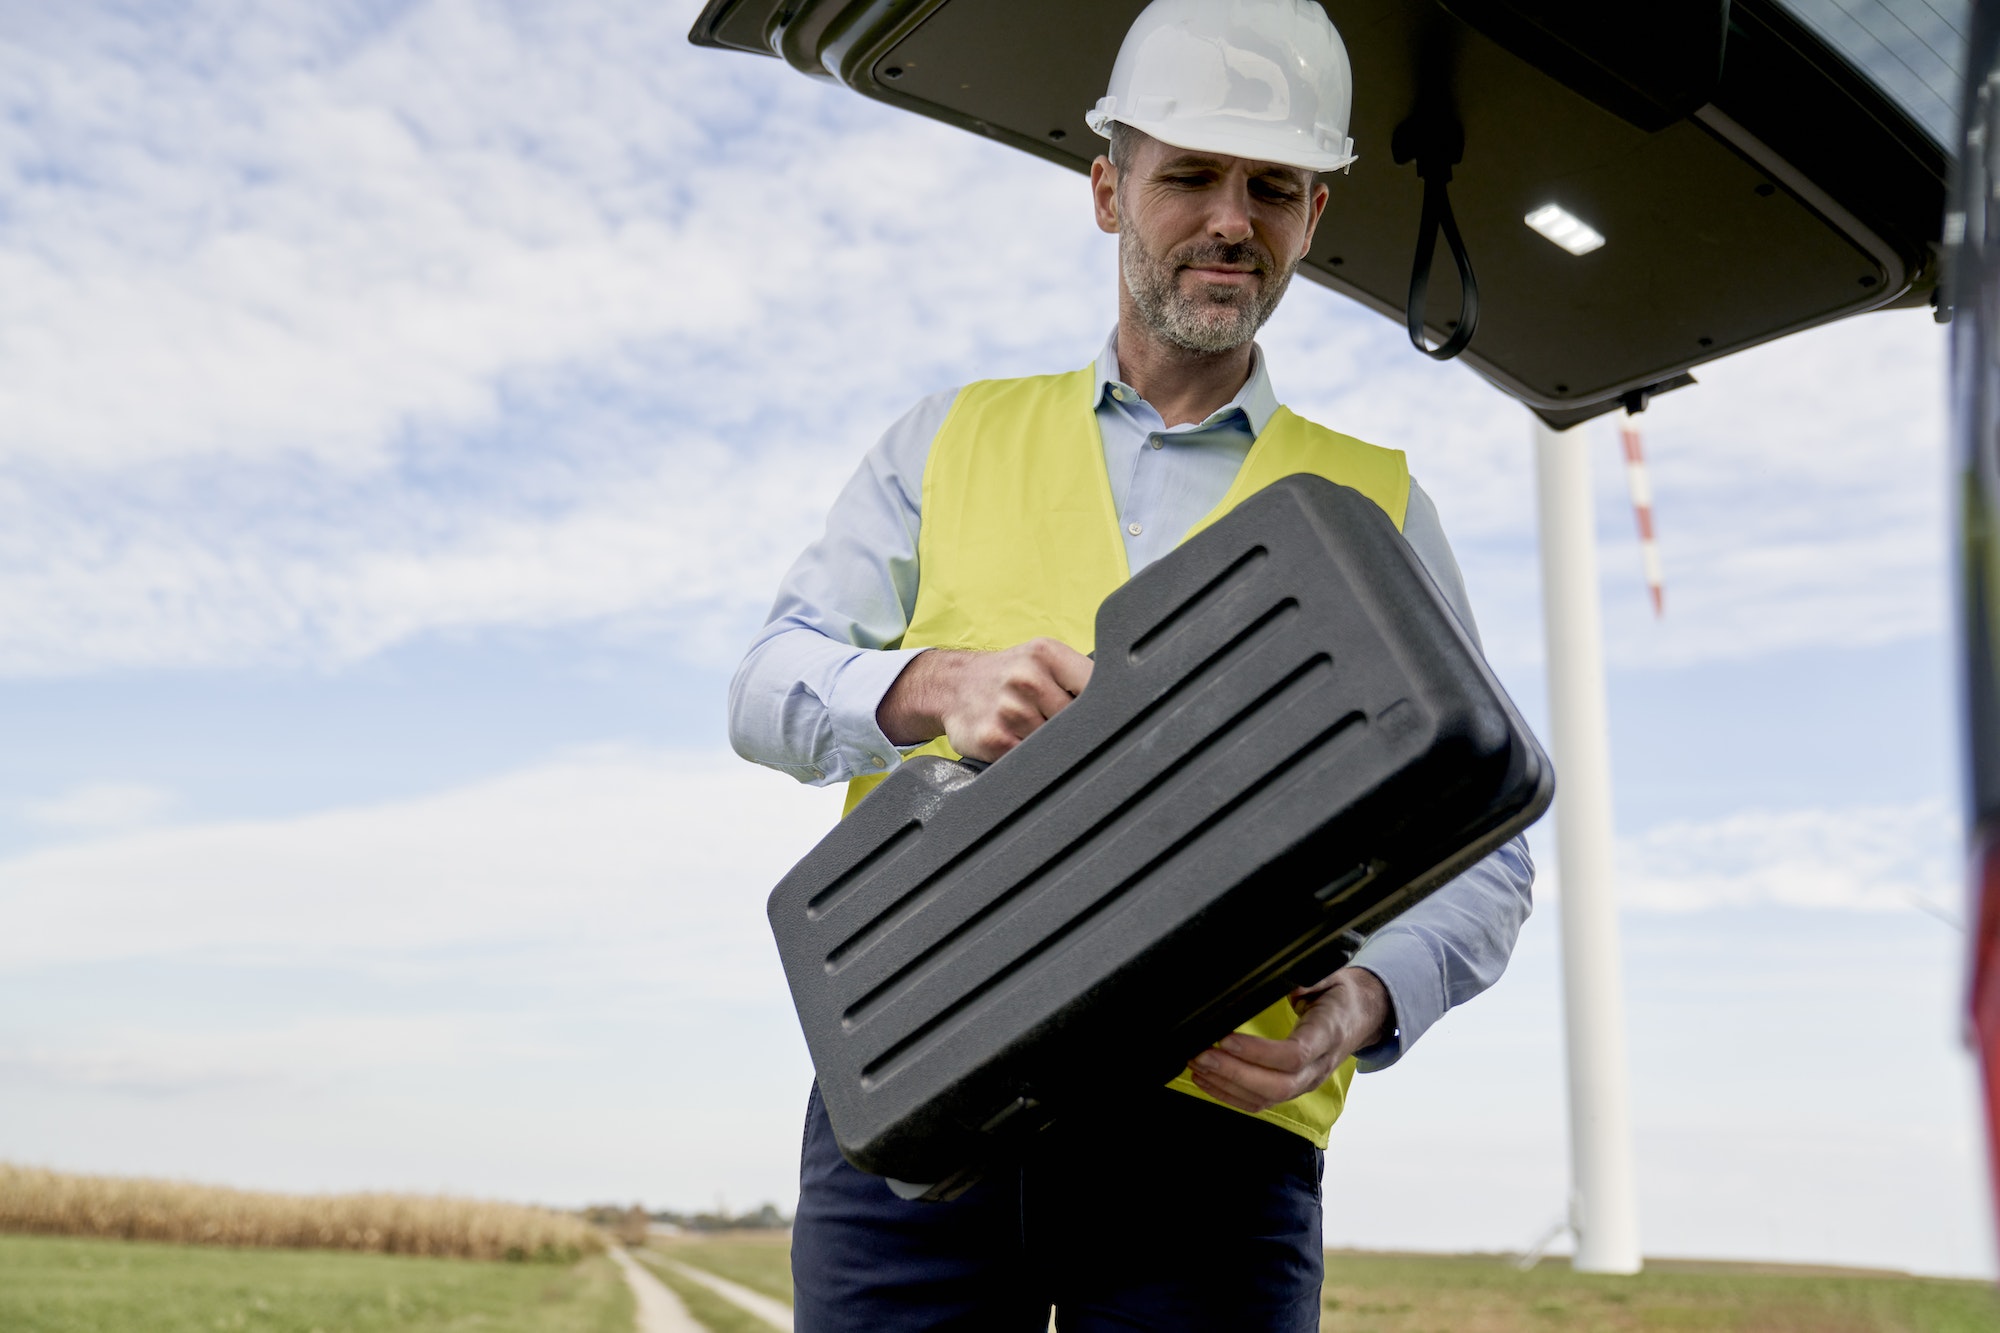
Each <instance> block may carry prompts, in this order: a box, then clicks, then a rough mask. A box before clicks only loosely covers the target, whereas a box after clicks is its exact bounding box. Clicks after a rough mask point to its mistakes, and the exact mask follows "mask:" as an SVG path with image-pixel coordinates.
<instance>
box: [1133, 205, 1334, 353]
mask: <svg viewBox="0 0 2000 1333" xmlns="http://www.w3.org/2000/svg"><path fill="white" fill-rule="evenodd" d="M1223 248H1226V249H1231V250H1235V249H1239V247H1223ZM1189 257H1190V258H1193V257H1200V258H1209V257H1222V258H1224V260H1225V262H1228V259H1229V258H1233V257H1234V256H1222V255H1221V254H1220V251H1219V250H1218V252H1217V255H1216V256H1209V255H1206V254H1204V255H1201V256H1189ZM1118 266H1119V269H1120V270H1121V271H1122V272H1123V274H1124V276H1125V287H1126V290H1127V291H1129V292H1131V293H1132V305H1133V307H1134V308H1135V309H1137V310H1138V312H1139V318H1140V319H1141V320H1143V321H1145V324H1146V327H1147V328H1148V329H1150V330H1152V331H1153V333H1154V334H1156V335H1157V336H1159V337H1161V338H1163V339H1165V340H1166V341H1167V342H1169V343H1172V344H1173V345H1174V346H1176V347H1180V348H1184V349H1185V350H1187V351H1190V352H1227V351H1230V350H1231V349H1233V348H1237V347H1241V346H1242V345H1243V344H1244V343H1247V342H1249V341H1250V340H1251V339H1252V338H1254V337H1256V336H1257V330H1259V329H1261V328H1263V327H1264V322H1265V321H1266V320H1268V319H1270V318H1271V312H1272V311H1274V310H1276V309H1277V308H1278V302H1279V300H1280V299H1282V298H1283V297H1284V295H1285V288H1286V287H1287V286H1289V285H1290V284H1291V281H1292V272H1293V270H1295V269H1296V268H1297V267H1298V265H1297V264H1288V265H1286V266H1285V267H1284V268H1283V269H1282V270H1280V271H1275V272H1266V273H1265V275H1264V281H1263V282H1262V283H1260V284H1258V290H1257V294H1256V295H1255V296H1254V297H1251V298H1249V299H1248V300H1238V299H1231V298H1229V297H1228V296H1225V297H1224V299H1222V300H1215V301H1204V300H1201V299H1200V298H1198V297H1192V296H1188V295H1186V294H1185V293H1184V292H1182V291H1181V289H1180V286H1179V284H1178V283H1177V282H1176V281H1175V276H1176V274H1177V273H1178V271H1179V269H1178V265H1177V264H1174V263H1163V262H1161V261H1159V260H1156V259H1154V258H1153V256H1152V255H1150V254H1148V253H1146V248H1145V246H1144V245H1143V244H1141V243H1140V242H1139V240H1138V239H1137V238H1136V237H1133V236H1131V235H1129V234H1128V235H1126V236H1121V237H1119V246H1118Z"/></svg>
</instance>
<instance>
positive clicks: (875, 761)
mask: <svg viewBox="0 0 2000 1333" xmlns="http://www.w3.org/2000/svg"><path fill="white" fill-rule="evenodd" d="M868 763H869V765H870V766H871V767H874V768H887V767H888V766H889V761H888V760H887V759H884V758H883V757H882V756H881V755H879V754H878V755H873V756H871V757H870V758H869V760H868Z"/></svg>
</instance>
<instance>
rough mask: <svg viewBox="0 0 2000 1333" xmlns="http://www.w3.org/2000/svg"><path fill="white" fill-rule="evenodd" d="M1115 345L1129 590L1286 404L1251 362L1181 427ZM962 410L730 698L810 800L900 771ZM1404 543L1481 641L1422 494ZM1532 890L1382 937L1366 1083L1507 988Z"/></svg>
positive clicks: (873, 461) (1495, 877)
mask: <svg viewBox="0 0 2000 1333" xmlns="http://www.w3.org/2000/svg"><path fill="white" fill-rule="evenodd" d="M1117 345H1118V331H1117V330H1116V329H1115V328H1114V329H1113V330H1112V332H1111V336H1110V338H1109V339H1107V340H1106V342H1105V345H1104V350H1103V351H1101V352H1100V353H1099V354H1098V357H1097V362H1096V366H1095V370H1096V403H1097V424H1098V428H1099V430H1100V432H1101V433H1102V435H1103V439H1104V465H1105V468H1106V469H1107V471H1108V472H1109V474H1110V479H1111V495H1112V499H1113V501H1114V503H1115V504H1116V505H1117V509H1118V522H1119V528H1120V531H1121V532H1122V533H1123V535H1124V540H1125V553H1126V556H1127V558H1128V560H1129V562H1130V565H1131V569H1132V572H1133V573H1135V574H1136V573H1137V572H1138V571H1139V570H1141V569H1143V568H1144V567H1145V566H1147V565H1149V564H1151V563H1152V562H1153V561H1155V560H1157V559H1159V558H1160V557H1161V556H1163V555H1165V554H1166V553H1167V552H1168V551H1170V550H1172V549H1173V548H1174V547H1175V546H1176V545H1177V544H1178V543H1179V541H1180V539H1181V536H1182V534H1184V533H1186V532H1187V530H1188V529H1189V528H1191V527H1193V526H1194V525H1195V524H1196V523H1197V522H1199V521H1200V520H1201V519H1202V518H1203V517H1204V516H1206V515H1207V514H1208V512H1209V511H1210V510H1211V509H1213V508H1215V506H1216V505H1217V504H1218V503H1220V502H1221V500H1222V497H1223V495H1224V494H1225V493H1227V491H1228V490H1229V486H1230V483H1231V482H1232V481H1234V480H1235V478H1236V473H1237V471H1238V470H1239V469H1240V468H1241V467H1242V465H1243V459H1244V456H1245V455H1246V454H1248V453H1249V451H1250V445H1251V442H1252V441H1254V440H1255V439H1256V438H1257V436H1258V434H1259V433H1261V432H1262V431H1263V429H1264V426H1265V424H1266V423H1267V422H1269V421H1270V419H1271V417H1272V415H1273V414H1274V413H1276V411H1277V410H1278V398H1277V395H1276V393H1275V392H1273V390H1272V388H1271V379H1270V375H1269V372H1268V371H1267V369H1266V367H1265V363H1264V354H1263V351H1262V349H1257V350H1256V351H1255V352H1254V353H1253V355H1252V358H1251V370H1250V378H1249V379H1248V380H1247V381H1245V382H1244V385H1243V388H1242V389H1241V390H1240V391H1239V392H1238V393H1237V395H1236V396H1235V397H1234V398H1232V399H1231V400H1230V401H1229V402H1228V403H1226V404H1224V405H1223V406H1222V407H1220V408H1218V409H1217V410H1216V411H1215V412H1214V413H1212V414H1211V415H1210V416H1209V417H1208V419H1207V420H1205V421H1201V422H1190V423H1187V424H1185V425H1180V426H1171V427H1170V426H1167V425H1166V423H1165V422H1164V421H1163V420H1162V419H1161V417H1160V414H1159V413H1158V412H1157V411H1155V410H1154V409H1153V406H1152V405H1151V404H1150V403H1148V402H1146V401H1145V399H1143V398H1141V397H1140V396H1139V393H1138V391H1137V390H1135V389H1133V388H1132V386H1131V385H1129V384H1126V383H1125V382H1124V381H1123V380H1122V379H1120V377H1119V374H1118V353H1117ZM957 396H958V390H957V389H950V390H947V391H945V392H943V393H937V394H932V395H931V396H930V397H928V398H926V399H924V400H923V401H922V402H920V403H918V404H917V405H916V406H915V407H914V408H912V409H911V410H910V411H909V412H908V413H907V414H905V415H904V417H903V418H902V419H901V420H900V421H898V422H897V423H896V424H895V425H893V426H891V427H890V428H889V430H888V433H887V434H885V435H883V437H882V439H881V441H880V442H879V443H877V444H876V446H875V447H874V448H873V449H871V450H869V452H868V455H867V457H865V458H864V459H862V462H861V466H860V468H859V469H858V470H857V471H856V472H855V474H854V476H853V478H852V479H851V480H849V482H848V483H847V486H846V487H845V488H844V489H843V490H842V491H841V493H840V496H839V498H838V499H836V500H835V501H834V504H833V509H832V510H831V511H830V512H829V513H828V514H827V520H826V530H825V532H824V533H822V534H821V535H820V538H819V540H818V541H816V542H814V543H813V544H812V545H811V546H808V547H807V548H806V550H805V553H804V554H802V555H801V556H800V557H799V558H798V560H797V561H796V562H795V563H794V564H793V565H792V568H791V571H790V572H789V573H788V574H786V575H785V580H784V582H783V583H782V584H780V585H779V588H778V599H777V602H776V603H775V605H773V606H772V608H771V616H770V620H769V621H768V622H767V623H766V624H765V626H764V629H763V631H762V632H761V633H759V634H758V636H757V638H756V640H755V641H754V642H753V643H752V644H751V645H750V651H749V653H748V654H746V655H745V657H744V659H743V664H742V665H741V666H740V667H738V668H737V670H736V677H735V679H734V680H732V681H731V682H730V685H729V736H730V741H731V743H732V744H733V745H734V746H735V747H736V752H737V753H738V754H740V755H742V756H743V757H744V758H746V759H750V760H754V761H756V762H757V763H760V764H766V765H768V766H770V767H772V768H776V769H779V770H781V771H783V772H786V773H790V774H791V775H792V776H793V777H795V778H798V779H799V780H800V781H802V782H809V783H812V784H814V785H823V784H826V783H831V782H844V781H846V780H847V779H849V778H852V777H857V776H865V775H868V774H878V773H885V772H888V771H889V770H891V769H893V768H895V767H896V765H898V764H899V763H901V762H902V752H901V751H900V750H898V749H897V747H896V746H895V745H893V744H892V743H890V741H889V739H888V738H887V737H886V736H884V735H883V734H882V729H881V728H880V727H879V726H877V725H876V722H875V710H876V709H877V708H878V707H879V706H880V704H881V702H882V696H883V695H885V694H887V693H888V690H889V686H890V685H891V684H893V683H894V682H895V679H896V677H897V676H898V675H899V674H901V672H902V670H903V668H904V667H905V666H907V665H908V664H909V662H910V659H911V658H913V657H915V656H917V654H919V653H921V652H923V651H924V650H923V649H921V648H902V647H899V646H898V645H900V643H901V642H902V638H903V631H904V629H905V628H906V627H907V626H908V625H909V621H910V614H911V612H912V611H913V610H914V609H915V607H916V601H917V580H918V576H919V572H920V571H919V570H918V568H917V533H918V530H919V527H920V525H921V521H922V517H923V515H922V497H923V479H924V465H925V462H926V460H927V459H928V458H929V456H930V448H931V442H932V441H933V440H935V439H936V438H937V433H938V429H939V427H941V426H942V425H943V424H944V419H945V416H946V414H947V413H949V412H950V410H951V405H952V402H953V401H954V400H955V399H956V398H957ZM1403 536H1404V537H1405V538H1406V539H1407V540H1408V541H1409V543H1410V547H1411V549H1412V550H1413V551H1414V552H1415V553H1416V555H1417V558H1418V560H1419V561H1420V562H1421V563H1422V564H1423V566H1424V568H1425V569H1427V570H1428V571H1430V575H1431V578H1432V580H1433V581H1434V582H1436V584H1437V585H1438V589H1439V591H1441V592H1442V593H1443V594H1444V598H1445V601H1446V602H1447V603H1449V604H1450V606H1451V607H1452V609H1453V610H1454V611H1456V612H1457V613H1458V617H1459V620H1460V621H1461V622H1462V623H1463V624H1464V625H1465V628H1466V631H1467V632H1468V633H1469V634H1471V635H1472V637H1473V639H1474V641H1475V642H1476V641H1477V639H1478V634H1479V631H1478V629H1477V628H1476V627H1475V626H1474V624H1473V619H1472V609H1471V606H1470V605H1469V604H1468V602H1467V600H1466V596H1465V582H1464V579H1463V578H1462V577H1461V576H1460V574H1459V571H1458V562H1457V560H1456V559H1454V558H1453V556H1452V553H1451V546H1450V544H1449V543H1448V542H1447V541H1446V540H1445V535H1444V528H1443V526H1442V525H1441V524H1440V523H1439V521H1438V514H1437V507H1436V506H1435V505H1433V504H1432V503H1431V500H1430V497H1429V496H1428V495H1426V494H1424V492H1423V490H1422V488H1421V487H1419V486H1418V485H1417V483H1416V481H1415V480H1414V479H1412V480H1411V482H1410V501H1409V508H1408V512H1407V513H1406V515H1405V517H1404V523H1403ZM1533 881H1534V866H1533V864H1532V863H1531V862H1530V861H1529V859H1528V848H1527V844H1526V842H1525V841H1523V840H1522V839H1519V838H1516V839H1515V840H1514V841H1512V842H1510V843H1508V844H1507V845H1506V846H1504V847H1502V848H1501V849H1500V850H1499V851H1497V852H1494V853H1493V854H1492V855H1491V856H1488V857H1487V858H1486V859H1485V860H1483V861H1481V862H1479V863H1478V864H1477V865H1475V866H1473V867H1472V868H1471V869H1470V870H1467V871H1466V872H1465V873H1464V874H1463V875H1460V876H1459V877H1458V878H1457V879H1455V880H1453V881H1452V882H1451V883H1450V884H1447V885H1446V886H1445V887H1443V888H1441V889H1439V890H1438V891H1437V892H1436V893H1433V894H1432V895H1431V896H1430V897H1429V898H1426V899H1425V900H1424V901H1422V902H1420V903H1418V904H1417V905H1416V906H1415V907H1412V908H1411V909H1410V910H1409V911H1407V912H1405V913H1403V915H1401V916H1400V917H1397V918H1396V919H1395V920H1394V921H1392V922H1391V923H1389V924H1388V925H1386V926H1384V927H1383V928H1382V929H1380V930H1378V931H1376V932H1375V934H1374V935H1373V936H1372V937H1371V938H1370V939H1369V941H1368V943H1367V944H1366V945H1365V946H1364V947H1363V948H1362V950H1361V952H1360V953H1358V954H1357V955H1355V958H1354V963H1355V965H1356V966H1359V967H1365V968H1367V969H1368V970H1369V971H1370V972H1373V973H1374V974H1375V975H1376V976H1378V977H1380V978H1381V979H1382V984H1383V986H1384V988H1385V989H1387V991H1388V992H1389V998H1390V1000H1391V1002H1392V1003H1393V1004H1394V1005H1395V1010H1396V1032H1395V1035H1394V1036H1392V1037H1391V1038H1390V1039H1389V1040H1387V1041H1384V1042H1382V1043H1380V1044H1379V1045H1376V1046H1373V1047H1370V1048H1369V1049H1368V1050H1365V1051H1363V1052H1361V1054H1360V1057H1359V1058H1360V1063H1361V1067H1362V1068H1363V1069H1378V1068H1382V1067H1385V1066H1387V1065H1390V1064H1393V1063H1395V1062H1396V1060H1398V1059H1399V1058H1401V1056H1402V1054H1403V1052H1405V1051H1407V1050H1408V1049H1409V1048H1410V1046H1411V1045H1412V1044H1414V1043H1415V1042H1416V1040H1417V1038H1418V1037H1420V1036H1422V1035H1423V1033H1424V1031H1425V1030H1426V1029H1428V1028H1429V1027H1430V1026H1431V1024H1433V1023H1435V1022H1436V1021H1437V1020H1438V1019H1439V1018H1440V1017H1442V1016H1443V1014H1444V1011H1445V1010H1446V1009H1449V1008H1450V1007H1452V1006H1453V1005H1457V1004H1463V1003H1464V1002H1465V1001H1467V1000H1469V999H1471V998H1472V997H1473V996H1475V995H1477V994H1479V992H1481V991H1483V990H1485V989H1486V988H1487V987H1488V986H1490V985H1492V984H1493V983H1494V982H1495V981H1497V980H1498V979H1499V977H1500V974H1501V972H1502V971H1504V970H1505V969H1506V966H1507V959H1508V957H1509V955H1511V954H1512V953H1513V950H1514V941H1515V938H1516V937H1517V936H1518V935H1519V933H1520V929H1521V923H1522V922H1523V921H1525V920H1526V919H1527V917H1528V912H1529V910H1530V908H1531V906H1532V898H1531V895H1530V886H1531V885H1532V883H1533Z"/></svg>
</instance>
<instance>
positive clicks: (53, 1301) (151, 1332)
mask: <svg viewBox="0 0 2000 1333" xmlns="http://www.w3.org/2000/svg"><path fill="white" fill-rule="evenodd" d="M0 1329H4V1330H6V1333H128V1331H129V1333H224V1331H227V1330H236V1329H244V1330H250V1331H251V1333H401V1331H402V1330H415V1329H421V1330H423V1331H424V1333H631V1329H632V1296H631V1293H630V1292H629V1291H627V1290H626V1288H625V1283H624V1280H623V1278H622V1277H621V1276H620V1275H619V1273H618V1270H617V1269H616V1268H614V1267H613V1266H612V1264H611V1261H610V1260H609V1259H606V1258H604V1257H603V1256H601V1255H600V1256H596V1257H593V1258H590V1259H585V1260H584V1261H582V1262H581V1263H579V1264H576V1265H574V1266H559V1265H553V1264H508V1263H481V1262H476V1261H472V1260H461V1259H416V1258H406V1257H402V1256H398V1255H381V1254H351V1253H340V1252H332V1251H323V1250H231V1249H219V1248H212V1247H203V1246H193V1245H158V1244H151V1243H148V1242H143V1241H116V1240H70V1239H66V1238H62V1239H59V1238H53V1237H40V1236H0Z"/></svg>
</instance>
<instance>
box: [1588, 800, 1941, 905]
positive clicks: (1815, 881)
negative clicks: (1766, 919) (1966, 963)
mask: <svg viewBox="0 0 2000 1333" xmlns="http://www.w3.org/2000/svg"><path fill="white" fill-rule="evenodd" d="M1958 846H1959V825H1958V819H1957V817H1956V816H1955V815H1954V814H1953V813H1952V812H1951V811H1950V810H1948V809H1947V808H1946V806H1945V804H1944V803H1943V802H1941V801H1922V802H1916V803H1913V804H1907V805H1883V806H1861V807H1855V808H1847V809H1807V810H1748V811H1743V812H1741V813H1738V814H1733V815H1729V816H1727V817H1725V818H1722V819H1714V820H1681V821H1675V822H1672V823H1667V824H1661V825H1658V826H1656V827H1654V828H1651V829H1648V830H1647V831H1646V832H1645V833H1643V834H1640V835H1638V836H1637V837H1632V838H1626V839H1623V840H1622V841H1621V845H1620V849H1619V851H1620V866H1619V873H1620V877H1621V879H1620V884H1619V889H1620V897H1621V899H1622V900H1623V902H1624V903H1625V905H1626V906H1628V907H1635V908H1640V909H1642V910H1649V911H1665V912H1695V911H1702V910H1705V909H1709V908H1717V907H1752V906H1766V905H1771V906H1780V907H1801V908H1818V909H1825V910H1832V911H1862V912H1879V911H1908V910H1910V909H1911V908H1912V907H1920V908H1923V909H1924V910H1927V911H1930V912H1932V913H1933V914H1943V915H1945V916H1946V917H1950V916H1951V915H1952V914H1953V913H1954V912H1955V910H1956V907H1957V901H1958V892H1959V890H1958V884H1959V876H1958V874H1957V873H1956V871H1955V869H1954V867H1955V866H1956V865H1957V864H1958V852H1957V848H1958Z"/></svg>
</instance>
